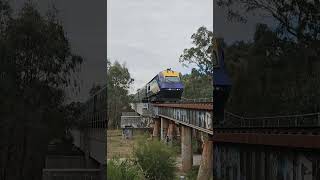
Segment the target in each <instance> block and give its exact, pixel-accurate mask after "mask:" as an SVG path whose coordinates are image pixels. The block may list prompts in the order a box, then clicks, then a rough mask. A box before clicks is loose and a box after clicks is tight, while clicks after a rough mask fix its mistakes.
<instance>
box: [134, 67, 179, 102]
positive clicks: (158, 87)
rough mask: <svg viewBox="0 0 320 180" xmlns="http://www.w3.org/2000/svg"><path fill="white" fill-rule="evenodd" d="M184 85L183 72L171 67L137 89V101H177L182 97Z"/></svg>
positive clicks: (135, 96)
mask: <svg viewBox="0 0 320 180" xmlns="http://www.w3.org/2000/svg"><path fill="white" fill-rule="evenodd" d="M183 89H184V85H183V83H182V81H181V73H179V72H177V71H173V70H171V69H170V68H168V69H166V70H163V71H161V72H159V73H158V74H157V75H156V76H154V77H153V78H152V79H151V80H150V81H149V82H148V83H147V84H146V85H145V86H143V87H142V88H141V89H138V90H137V93H136V94H135V95H134V100H135V102H143V103H148V102H152V103H154V102H177V101H179V100H180V99H181V96H182V93H183Z"/></svg>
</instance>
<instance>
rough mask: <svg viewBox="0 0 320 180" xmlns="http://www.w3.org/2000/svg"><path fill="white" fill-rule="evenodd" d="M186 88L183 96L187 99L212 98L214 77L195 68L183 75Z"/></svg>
mask: <svg viewBox="0 0 320 180" xmlns="http://www.w3.org/2000/svg"><path fill="white" fill-rule="evenodd" d="M182 82H183V84H184V90H183V94H182V97H183V98H187V99H197V98H210V97H212V90H213V88H212V78H211V76H209V75H206V74H202V73H200V72H199V71H198V70H196V69H195V68H193V69H192V71H191V73H190V74H185V75H183V76H182Z"/></svg>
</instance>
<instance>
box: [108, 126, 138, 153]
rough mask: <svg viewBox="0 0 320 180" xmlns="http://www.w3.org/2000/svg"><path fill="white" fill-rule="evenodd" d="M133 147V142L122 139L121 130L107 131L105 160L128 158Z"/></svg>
mask: <svg viewBox="0 0 320 180" xmlns="http://www.w3.org/2000/svg"><path fill="white" fill-rule="evenodd" d="M133 146H134V141H133V140H127V139H123V138H122V131H121V130H108V131H107V159H112V158H114V157H119V158H129V157H131V155H132V150H133Z"/></svg>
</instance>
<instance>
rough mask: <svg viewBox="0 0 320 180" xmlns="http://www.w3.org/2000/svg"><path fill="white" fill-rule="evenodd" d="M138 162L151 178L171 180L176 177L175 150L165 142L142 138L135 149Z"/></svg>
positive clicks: (147, 176) (153, 179) (148, 177)
mask: <svg viewBox="0 0 320 180" xmlns="http://www.w3.org/2000/svg"><path fill="white" fill-rule="evenodd" d="M134 157H135V159H136V162H137V163H138V164H139V165H140V166H141V168H142V169H143V171H144V173H145V177H146V178H147V179H150V180H169V179H170V180H171V179H174V177H175V171H176V161H175V158H176V157H175V152H174V150H173V149H172V148H170V147H168V146H167V145H165V144H164V143H162V142H160V141H157V140H153V141H147V142H146V141H145V140H140V141H139V142H138V144H137V146H136V147H135V149H134Z"/></svg>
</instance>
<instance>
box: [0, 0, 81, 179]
mask: <svg viewBox="0 0 320 180" xmlns="http://www.w3.org/2000/svg"><path fill="white" fill-rule="evenodd" d="M10 12H11V9H10V7H9V4H8V3H7V1H2V0H0V23H1V26H0V63H1V66H0V75H1V76H0V84H1V86H0V99H1V101H0V109H1V110H0V117H1V121H0V124H1V125H0V132H1V139H0V149H2V150H3V151H2V153H1V156H0V164H2V165H3V166H4V167H6V169H4V172H5V173H1V174H0V179H23V178H24V177H27V178H28V177H33V179H40V178H41V171H42V170H41V169H42V168H43V167H42V166H43V162H44V157H45V153H46V151H47V145H48V143H49V141H50V140H52V139H56V138H60V139H63V138H65V137H66V136H67V133H66V132H67V130H68V128H70V126H71V124H72V123H73V119H74V117H72V116H73V115H72V113H71V111H73V110H71V109H72V108H71V106H68V105H66V104H65V94H64V87H66V86H72V87H77V83H76V81H72V80H73V79H72V77H71V74H74V73H76V72H77V71H78V70H79V69H78V67H79V66H80V64H81V62H82V58H81V57H79V56H77V55H75V54H73V53H72V52H71V47H70V44H69V41H68V39H67V37H66V36H65V32H64V29H63V26H62V25H61V24H60V23H59V21H58V19H57V18H56V14H54V13H51V14H50V15H49V16H46V17H44V16H41V15H40V13H39V12H38V10H37V9H36V8H35V7H34V6H33V4H32V3H31V2H29V1H28V3H26V4H25V5H24V6H23V8H22V9H21V11H20V12H19V13H18V15H17V16H11V13H10ZM68 107H69V108H68ZM69 113H71V115H70V116H66V114H69ZM3 157H5V158H3ZM8 158H14V159H13V160H10V161H8V160H7V159H8ZM29 164H32V165H33V166H32V167H31V166H28V165H29ZM8 169H9V170H10V173H7V172H6V171H7V170H8Z"/></svg>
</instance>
